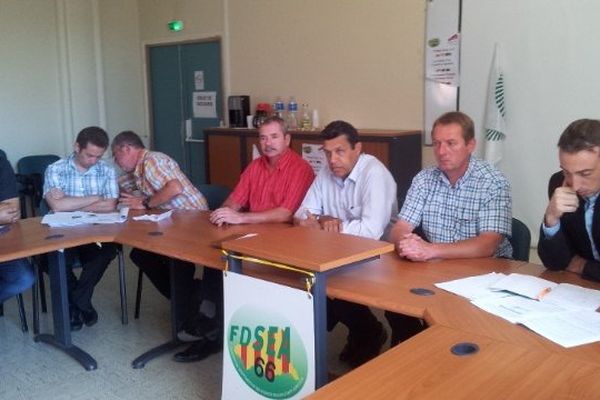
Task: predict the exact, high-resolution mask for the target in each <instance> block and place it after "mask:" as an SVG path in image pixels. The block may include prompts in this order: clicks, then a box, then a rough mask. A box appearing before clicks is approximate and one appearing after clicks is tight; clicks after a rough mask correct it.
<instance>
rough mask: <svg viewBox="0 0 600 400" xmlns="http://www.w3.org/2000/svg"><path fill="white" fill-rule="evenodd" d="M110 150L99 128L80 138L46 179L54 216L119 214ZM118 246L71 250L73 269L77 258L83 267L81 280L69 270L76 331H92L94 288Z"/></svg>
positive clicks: (69, 262)
mask: <svg viewBox="0 0 600 400" xmlns="http://www.w3.org/2000/svg"><path fill="white" fill-rule="evenodd" d="M107 148H108V135H107V134H106V132H105V131H104V130H103V129H101V128H98V127H96V126H90V127H87V128H85V129H83V130H81V132H79V134H78V135H77V139H76V141H75V145H74V151H73V153H72V154H71V155H70V156H69V157H67V158H64V159H61V160H58V161H56V162H55V163H53V164H50V165H49V166H48V168H47V169H46V173H45V178H44V198H45V199H46V201H47V202H48V205H49V206H50V208H51V209H52V210H53V211H92V212H108V211H113V210H114V209H115V208H116V205H117V199H118V197H119V189H118V186H117V174H116V172H115V170H114V168H113V167H112V166H111V165H109V164H108V163H106V162H105V161H103V160H101V158H102V156H103V155H104V152H105V151H106V149H107ZM116 254H117V248H116V246H115V244H114V243H103V244H102V245H101V246H100V245H97V244H95V243H92V244H87V245H83V246H78V247H75V248H71V249H66V250H65V257H66V260H67V266H72V265H73V263H74V262H75V260H76V258H79V260H80V261H81V264H82V271H81V274H80V276H79V279H77V278H76V277H75V274H74V273H73V271H72V270H71V268H68V269H67V281H68V285H69V311H70V317H71V330H79V329H81V328H82V327H83V324H85V325H87V326H92V325H94V324H95V323H96V322H97V321H98V313H97V312H96V310H95V309H94V307H93V306H92V302H91V300H92V295H93V293H94V287H95V286H96V285H97V284H98V282H100V279H101V278H102V275H103V274H104V271H106V268H107V267H108V264H110V262H111V261H112V259H113V258H115V256H116Z"/></svg>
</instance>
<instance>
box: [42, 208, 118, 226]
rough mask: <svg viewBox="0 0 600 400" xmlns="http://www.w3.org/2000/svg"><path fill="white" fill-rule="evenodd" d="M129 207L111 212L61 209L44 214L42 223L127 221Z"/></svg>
mask: <svg viewBox="0 0 600 400" xmlns="http://www.w3.org/2000/svg"><path fill="white" fill-rule="evenodd" d="M128 211H129V209H128V208H124V209H122V210H121V211H118V212H112V213H92V212H85V211H64V212H63V211H61V212H55V213H50V214H46V215H44V218H42V224H46V225H49V226H51V227H53V228H58V227H68V226H77V225H85V224H120V223H123V222H125V221H127V213H128Z"/></svg>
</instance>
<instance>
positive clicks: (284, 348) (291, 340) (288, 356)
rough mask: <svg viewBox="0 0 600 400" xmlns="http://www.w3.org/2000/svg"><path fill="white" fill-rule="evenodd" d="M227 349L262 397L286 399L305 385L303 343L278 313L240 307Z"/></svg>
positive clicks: (247, 306)
mask: <svg viewBox="0 0 600 400" xmlns="http://www.w3.org/2000/svg"><path fill="white" fill-rule="evenodd" d="M227 347H228V348H229V355H230V356H231V360H232V361H233V366H234V367H235V369H236V371H237V372H238V374H239V375H240V377H241V378H242V379H243V380H244V382H246V384H247V385H248V386H250V387H251V388H252V389H253V390H254V391H255V392H257V393H258V394H260V395H262V396H265V397H268V398H271V399H287V398H290V397H292V396H293V395H295V394H296V393H298V391H300V389H302V386H304V383H305V382H306V372H307V362H308V360H307V358H306V350H305V349H304V344H303V343H302V340H301V339H300V335H299V334H298V332H297V331H296V329H294V327H293V326H292V325H291V324H290V322H289V321H288V320H287V319H286V318H284V317H283V316H281V315H279V314H267V313H265V312H264V310H259V309H257V308H255V307H252V306H249V305H246V306H243V307H241V308H239V309H238V310H237V311H236V312H235V313H234V314H233V316H232V317H231V320H230V321H229V326H228V327H227Z"/></svg>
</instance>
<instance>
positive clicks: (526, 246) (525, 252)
mask: <svg viewBox="0 0 600 400" xmlns="http://www.w3.org/2000/svg"><path fill="white" fill-rule="evenodd" d="M509 242H510V244H511V246H512V248H513V259H515V260H520V261H529V250H530V247H531V232H530V231H529V228H528V227H527V225H525V224H524V223H523V222H521V221H519V220H518V219H516V218H513V219H512V237H511V238H510V239H509Z"/></svg>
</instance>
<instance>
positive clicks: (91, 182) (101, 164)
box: [44, 153, 119, 199]
mask: <svg viewBox="0 0 600 400" xmlns="http://www.w3.org/2000/svg"><path fill="white" fill-rule="evenodd" d="M54 188H58V189H60V190H62V191H63V193H64V194H65V195H66V196H72V197H87V196H103V197H104V198H105V199H118V198H119V188H118V186H117V173H116V171H115V169H114V168H113V167H112V166H111V165H109V164H108V163H106V162H105V161H104V160H98V162H97V163H96V164H94V165H92V166H91V167H90V168H88V169H87V170H86V171H84V172H81V171H79V170H78V169H77V166H76V165H75V153H72V154H71V155H70V156H69V157H67V158H63V159H60V160H58V161H56V162H54V163H52V164H50V165H49V166H48V168H46V173H45V174H44V196H45V195H46V194H48V192H49V191H50V190H52V189H54Z"/></svg>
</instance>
